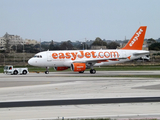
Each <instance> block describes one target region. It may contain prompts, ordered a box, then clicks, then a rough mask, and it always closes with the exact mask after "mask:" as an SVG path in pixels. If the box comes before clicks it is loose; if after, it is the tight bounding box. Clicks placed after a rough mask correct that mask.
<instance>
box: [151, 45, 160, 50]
mask: <svg viewBox="0 0 160 120" xmlns="http://www.w3.org/2000/svg"><path fill="white" fill-rule="evenodd" d="M149 50H156V51H159V50H160V43H152V44H151V45H150V46H149Z"/></svg>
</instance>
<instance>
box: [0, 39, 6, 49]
mask: <svg viewBox="0 0 160 120" xmlns="http://www.w3.org/2000/svg"><path fill="white" fill-rule="evenodd" d="M5 45H6V40H5V39H4V37H0V50H5Z"/></svg>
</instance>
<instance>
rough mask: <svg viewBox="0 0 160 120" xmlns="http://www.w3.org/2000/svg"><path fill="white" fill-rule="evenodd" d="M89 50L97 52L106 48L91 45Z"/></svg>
mask: <svg viewBox="0 0 160 120" xmlns="http://www.w3.org/2000/svg"><path fill="white" fill-rule="evenodd" d="M91 49H92V50H99V49H107V48H106V46H94V45H92V46H91Z"/></svg>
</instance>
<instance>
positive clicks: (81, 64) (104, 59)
mask: <svg viewBox="0 0 160 120" xmlns="http://www.w3.org/2000/svg"><path fill="white" fill-rule="evenodd" d="M146 28H147V26H140V27H139V29H138V30H137V31H136V33H135V34H134V35H133V37H132V38H131V39H130V40H129V42H128V43H127V44H126V46H125V47H123V48H121V49H105V50H63V51H49V50H48V51H43V52H39V53H37V54H35V56H34V57H32V58H31V59H29V60H28V64H30V65H32V66H38V67H45V68H46V71H45V74H49V70H48V69H49V68H50V67H53V68H54V69H55V70H57V71H63V70H66V69H69V68H70V69H71V70H72V71H74V72H79V73H84V71H85V70H86V69H90V73H91V74H95V73H96V70H95V69H94V67H95V66H104V65H113V64H117V63H123V62H127V61H131V60H134V59H137V58H139V57H142V56H145V55H148V54H149V51H145V50H142V46H143V41H144V37H145V32H146Z"/></svg>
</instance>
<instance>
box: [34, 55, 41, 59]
mask: <svg viewBox="0 0 160 120" xmlns="http://www.w3.org/2000/svg"><path fill="white" fill-rule="evenodd" d="M34 58H42V55H35V56H34Z"/></svg>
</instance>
